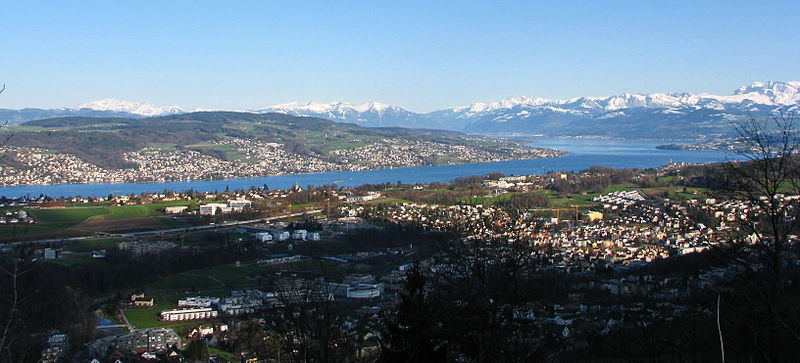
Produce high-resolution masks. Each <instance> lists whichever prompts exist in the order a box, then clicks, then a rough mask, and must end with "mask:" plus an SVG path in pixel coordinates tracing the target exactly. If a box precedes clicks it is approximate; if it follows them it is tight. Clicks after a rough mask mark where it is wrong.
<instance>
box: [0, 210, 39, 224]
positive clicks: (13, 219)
mask: <svg viewBox="0 0 800 363" xmlns="http://www.w3.org/2000/svg"><path fill="white" fill-rule="evenodd" d="M33 223H36V220H35V219H34V218H33V216H31V215H30V214H29V213H28V212H26V211H24V210H16V211H11V210H6V211H4V212H2V213H0V225H6V224H33Z"/></svg>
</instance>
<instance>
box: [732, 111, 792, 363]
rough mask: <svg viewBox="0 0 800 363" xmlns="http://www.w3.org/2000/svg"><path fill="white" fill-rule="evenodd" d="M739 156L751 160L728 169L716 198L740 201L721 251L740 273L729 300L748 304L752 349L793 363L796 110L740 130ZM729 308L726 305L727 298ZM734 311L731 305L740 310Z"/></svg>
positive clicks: (740, 325)
mask: <svg viewBox="0 0 800 363" xmlns="http://www.w3.org/2000/svg"><path fill="white" fill-rule="evenodd" d="M737 131H738V134H739V142H738V144H737V147H736V152H737V153H738V155H740V156H741V157H742V158H744V159H745V161H742V162H738V161H730V162H727V163H725V164H724V167H723V171H724V178H725V183H724V184H723V185H724V190H722V191H721V192H719V193H718V197H720V198H725V199H728V200H736V201H739V202H741V203H742V205H743V207H742V210H741V211H739V212H738V213H735V214H734V217H735V221H734V228H733V229H732V230H731V232H730V233H729V234H728V235H727V237H728V241H727V242H728V243H726V244H724V245H721V246H718V248H717V250H718V251H719V252H721V253H722V255H723V256H724V257H725V258H726V259H727V261H729V262H730V263H732V264H734V265H735V266H737V268H738V269H739V270H740V271H742V273H741V274H738V275H737V278H736V279H734V280H733V281H732V282H731V284H730V288H731V292H732V293H731V299H733V300H734V301H737V304H732V305H739V306H742V305H745V306H748V307H749V308H747V309H746V310H747V311H745V312H744V313H743V314H740V313H741V312H736V313H735V314H736V316H737V319H738V318H739V317H741V319H738V321H736V322H734V325H735V326H737V329H743V330H744V331H749V332H750V333H749V334H750V335H751V338H752V343H753V349H754V350H755V351H756V352H758V354H760V355H761V357H760V358H761V359H763V360H767V361H779V360H784V359H789V358H788V357H787V356H782V355H783V354H784V353H785V352H786V349H787V347H790V346H797V344H798V343H800V318H798V309H797V307H796V304H795V302H794V299H795V298H796V296H794V297H793V296H790V295H791V294H789V290H788V289H787V288H788V287H789V286H790V284H791V281H790V277H791V274H792V273H795V272H796V263H795V261H796V258H797V251H796V250H795V248H794V246H793V244H792V241H791V240H792V235H793V234H795V233H797V232H798V230H800V218H799V217H800V204H799V203H798V201H797V200H793V199H789V198H785V197H784V195H800V160H798V155H797V154H798V151H800V139H799V138H798V130H797V129H796V127H795V123H794V117H793V115H792V114H791V113H789V114H784V113H781V114H779V115H776V116H773V117H771V118H769V119H768V120H755V119H751V120H749V121H747V122H745V123H742V124H741V125H739V126H737ZM723 303H724V300H723ZM735 307H736V306H734V307H732V308H735Z"/></svg>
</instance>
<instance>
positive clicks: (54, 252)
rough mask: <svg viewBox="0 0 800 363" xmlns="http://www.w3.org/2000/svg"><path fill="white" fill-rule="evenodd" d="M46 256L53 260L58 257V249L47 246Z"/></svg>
mask: <svg viewBox="0 0 800 363" xmlns="http://www.w3.org/2000/svg"><path fill="white" fill-rule="evenodd" d="M44 258H45V259H47V260H52V259H56V258H58V250H57V249H54V248H45V249H44Z"/></svg>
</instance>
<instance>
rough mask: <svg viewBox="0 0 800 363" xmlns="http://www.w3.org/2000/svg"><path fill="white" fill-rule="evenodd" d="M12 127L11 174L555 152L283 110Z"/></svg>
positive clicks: (244, 170)
mask: <svg viewBox="0 0 800 363" xmlns="http://www.w3.org/2000/svg"><path fill="white" fill-rule="evenodd" d="M8 131H9V132H11V133H12V134H13V137H12V138H11V139H10V141H9V142H8V144H7V145H6V149H7V154H8V158H7V159H6V160H3V162H4V163H5V164H7V165H8V166H9V167H8V168H5V169H3V171H2V173H3V174H2V175H0V183H5V184H9V183H11V184H13V183H20V184H49V183H61V182H92V181H167V180H194V179H221V178H230V177H250V176H265V175H274V174H285V173H307V172H321V171H333V170H367V169H380V168H394V167H402V166H417V165H442V164H455V163H467V162H482V161H498V160H509V159H520V158H537V157H543V156H556V155H557V154H555V153H552V152H549V151H542V150H539V149H532V148H528V147H524V146H520V145H518V144H515V143H511V142H507V141H503V140H498V139H491V138H486V137H474V136H468V135H465V134H462V133H458V132H453V131H443V130H425V129H405V128H398V127H392V128H366V127H362V126H358V125H355V124H348V123H339V122H333V121H330V120H325V119H322V118H315V117H298V116H291V115H286V114H279V113H265V114H256V113H243V112H194V113H185V114H176V115H168V116H158V117H145V118H123V117H62V118H50V119H43V120H36V121H30V122H26V123H24V124H22V125H21V126H15V127H9V128H8ZM33 174H35V175H33ZM45 174H46V175H45ZM20 175H27V176H29V177H25V178H21V177H20ZM15 180H16V181H15Z"/></svg>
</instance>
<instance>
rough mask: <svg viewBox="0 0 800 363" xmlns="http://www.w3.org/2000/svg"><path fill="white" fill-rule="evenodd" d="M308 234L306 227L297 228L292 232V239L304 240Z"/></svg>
mask: <svg viewBox="0 0 800 363" xmlns="http://www.w3.org/2000/svg"><path fill="white" fill-rule="evenodd" d="M307 234H308V231H306V230H305V229H297V230H295V231H294V232H293V233H292V239H297V240H304V239H306V235H307Z"/></svg>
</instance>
